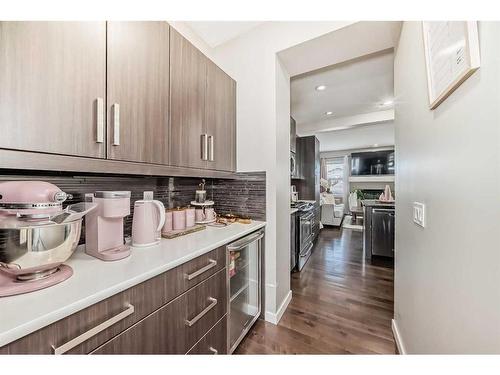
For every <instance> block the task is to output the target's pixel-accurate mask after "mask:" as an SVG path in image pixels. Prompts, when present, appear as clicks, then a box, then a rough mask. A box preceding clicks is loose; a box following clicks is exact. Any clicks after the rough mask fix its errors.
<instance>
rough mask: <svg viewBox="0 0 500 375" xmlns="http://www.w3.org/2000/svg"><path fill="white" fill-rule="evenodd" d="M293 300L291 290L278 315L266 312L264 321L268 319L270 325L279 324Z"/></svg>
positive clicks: (277, 312)
mask: <svg viewBox="0 0 500 375" xmlns="http://www.w3.org/2000/svg"><path fill="white" fill-rule="evenodd" d="M291 300H292V291H291V290H290V291H289V292H288V294H287V295H286V297H285V299H284V300H283V302H282V303H281V305H280V307H279V309H278V311H276V313H272V312H269V311H266V313H265V314H264V319H266V321H267V322H269V323H273V324H278V323H279V321H280V320H281V317H282V316H283V314H284V313H285V311H286V308H287V307H288V304H289V303H290V301H291Z"/></svg>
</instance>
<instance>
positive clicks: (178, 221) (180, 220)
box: [173, 207, 186, 230]
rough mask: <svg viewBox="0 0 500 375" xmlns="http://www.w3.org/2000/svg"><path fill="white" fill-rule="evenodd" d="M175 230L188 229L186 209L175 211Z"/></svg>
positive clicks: (179, 208)
mask: <svg viewBox="0 0 500 375" xmlns="http://www.w3.org/2000/svg"><path fill="white" fill-rule="evenodd" d="M173 222H174V225H173V227H174V230H184V229H186V209H184V208H181V207H178V208H176V209H175V210H174V211H173Z"/></svg>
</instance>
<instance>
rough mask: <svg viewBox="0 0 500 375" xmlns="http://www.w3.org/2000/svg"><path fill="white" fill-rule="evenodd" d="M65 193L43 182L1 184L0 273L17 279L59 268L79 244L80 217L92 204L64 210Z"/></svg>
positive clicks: (77, 205) (43, 273) (74, 206)
mask: <svg viewBox="0 0 500 375" xmlns="http://www.w3.org/2000/svg"><path fill="white" fill-rule="evenodd" d="M67 197H68V194H66V193H64V192H62V191H61V190H60V189H59V188H58V187H57V186H55V185H53V184H50V183H48V182H43V181H9V182H2V183H0V272H3V273H6V274H8V275H10V276H12V277H15V278H16V279H17V280H20V281H30V280H39V279H41V278H44V277H47V276H49V275H51V274H52V273H54V272H56V271H57V270H58V267H59V266H60V265H61V264H62V263H64V262H65V261H67V260H68V259H69V257H71V255H72V254H73V252H74V251H75V250H76V247H77V246H78V242H79V240H80V235H81V228H82V218H83V216H84V215H85V214H87V213H88V212H89V211H91V210H92V209H94V208H95V206H96V205H95V204H94V203H84V202H82V203H77V204H73V205H69V206H68V207H66V208H65V209H63V208H62V203H63V202H64V201H65V200H66V198H67Z"/></svg>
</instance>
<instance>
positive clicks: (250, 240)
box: [227, 232, 264, 251]
mask: <svg viewBox="0 0 500 375" xmlns="http://www.w3.org/2000/svg"><path fill="white" fill-rule="evenodd" d="M262 237H264V232H259V233H256V234H255V235H253V236H250V237H246V238H245V242H243V243H239V241H238V242H235V243H234V245H231V246H228V247H227V249H228V250H229V251H236V250H240V249H243V248H244V247H246V246H248V245H250V244H251V243H253V242H255V241H258V240H260V239H261V238H262Z"/></svg>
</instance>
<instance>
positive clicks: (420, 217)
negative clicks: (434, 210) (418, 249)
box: [413, 202, 425, 228]
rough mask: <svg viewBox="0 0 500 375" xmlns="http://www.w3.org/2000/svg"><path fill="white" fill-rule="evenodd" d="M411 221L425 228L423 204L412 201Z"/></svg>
mask: <svg viewBox="0 0 500 375" xmlns="http://www.w3.org/2000/svg"><path fill="white" fill-rule="evenodd" d="M413 222H414V223H415V224H417V225H420V226H421V227H422V228H425V204H423V203H419V202H413Z"/></svg>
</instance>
